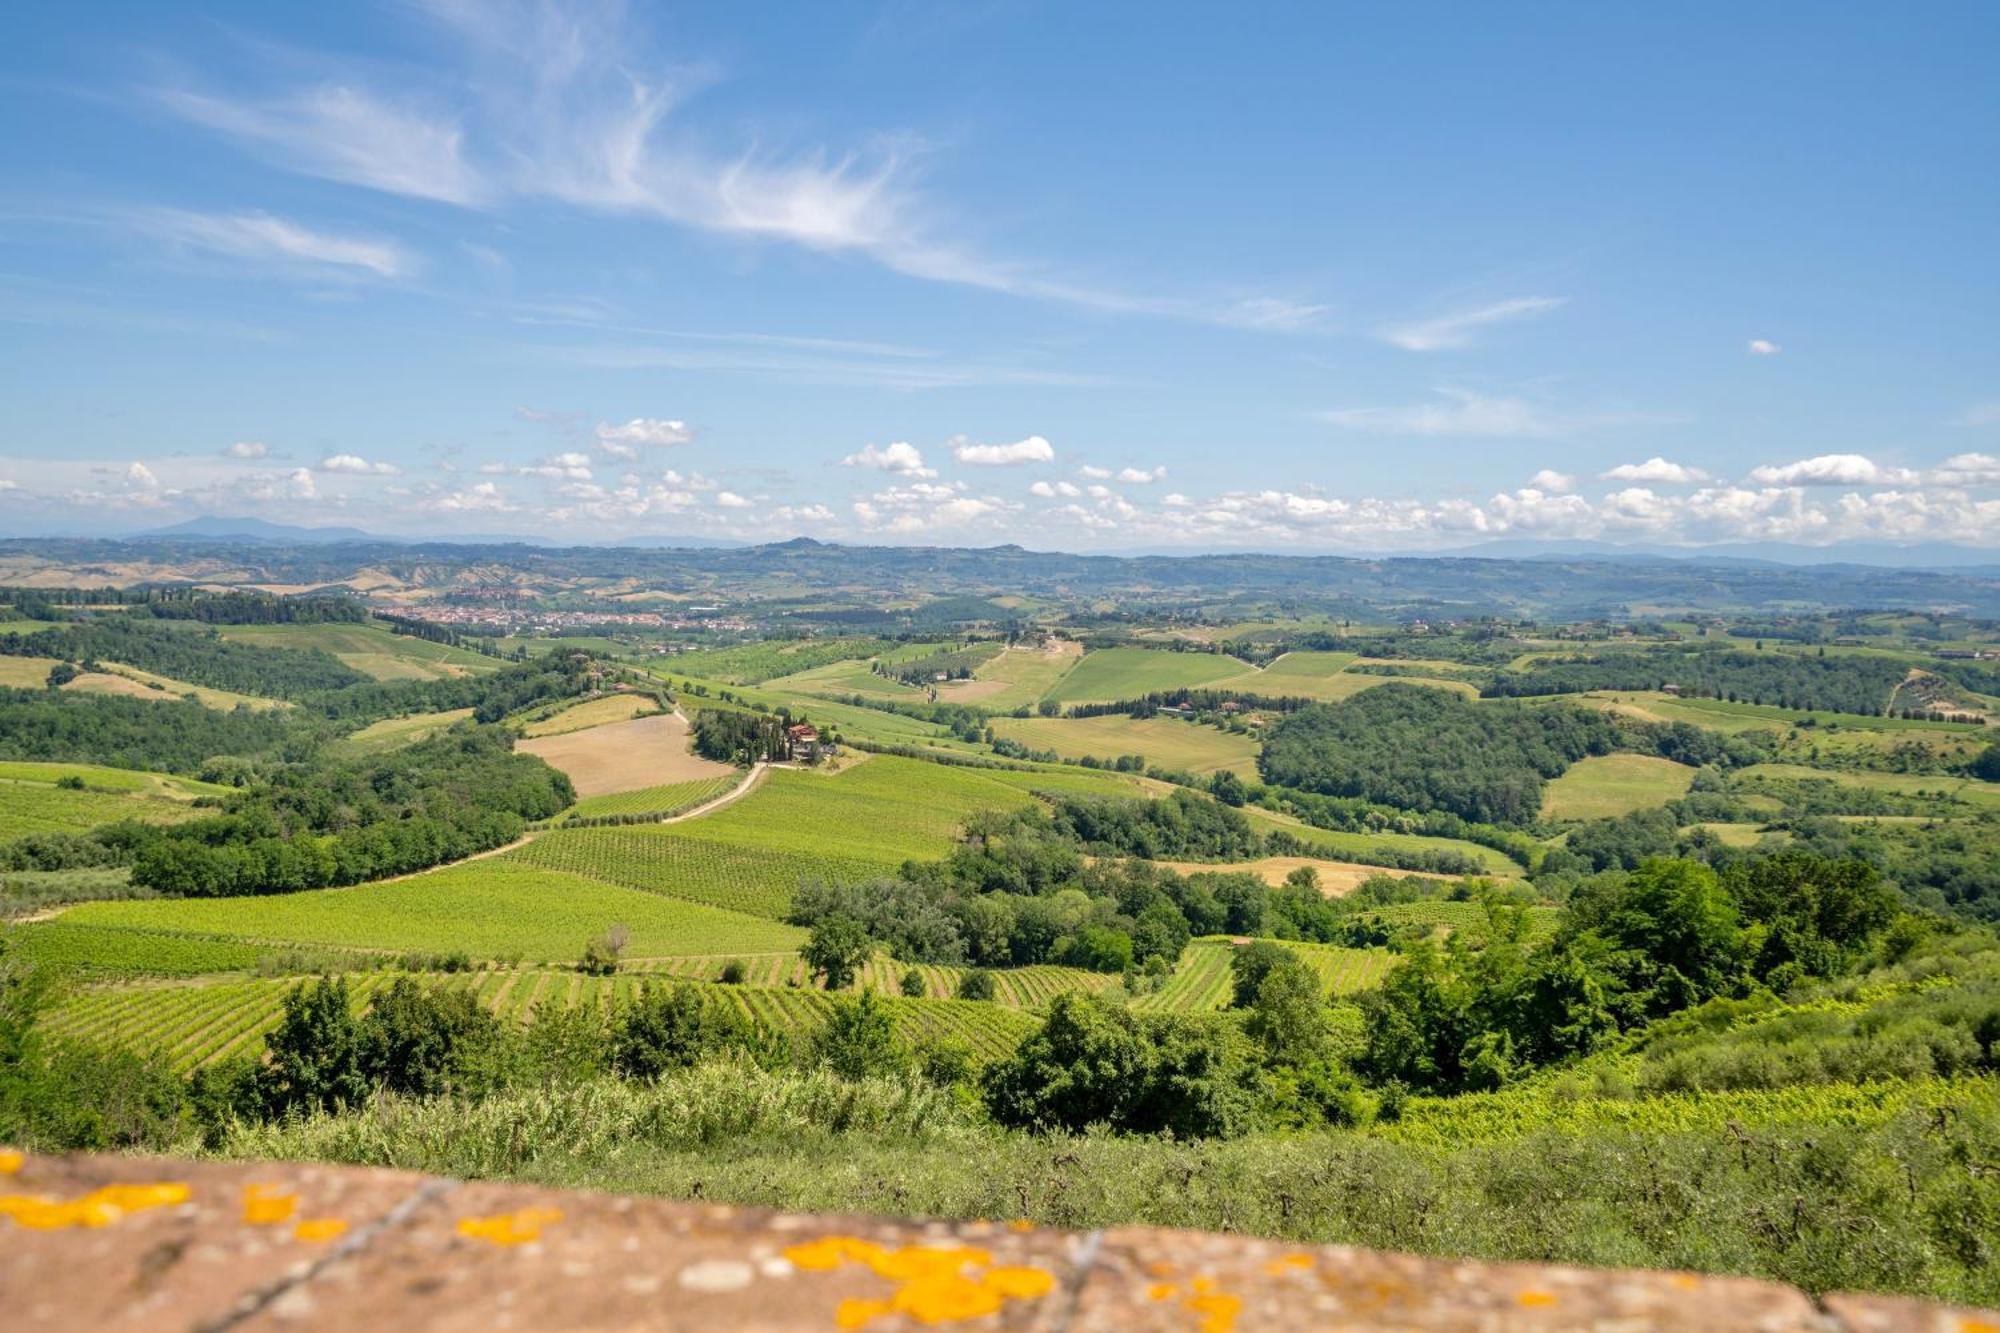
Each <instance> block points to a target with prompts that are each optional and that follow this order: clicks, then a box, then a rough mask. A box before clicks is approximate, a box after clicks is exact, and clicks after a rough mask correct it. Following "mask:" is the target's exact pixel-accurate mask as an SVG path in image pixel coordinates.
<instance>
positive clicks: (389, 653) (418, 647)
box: [221, 624, 502, 680]
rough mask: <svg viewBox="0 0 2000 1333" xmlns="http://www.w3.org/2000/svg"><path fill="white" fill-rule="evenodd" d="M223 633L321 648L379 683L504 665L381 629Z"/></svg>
mask: <svg viewBox="0 0 2000 1333" xmlns="http://www.w3.org/2000/svg"><path fill="white" fill-rule="evenodd" d="M221 633H222V637H223V638H225V639H228V640H230V641H231V642H234V643H250V644H255V645H257V646H258V647H260V648H318V649H321V650H322V651H324V652H327V653H331V654H332V655H333V656H334V657H336V658H338V659H339V660H340V661H341V662H342V663H343V664H344V665H346V666H348V667H351V668H352V669H354V670H356V671H359V672H361V673H362V674H363V675H365V676H372V677H373V678H374V679H376V680H437V679H439V678H441V677H445V676H462V675H465V674H466V673H468V672H481V671H493V670H496V669H498V668H499V667H500V666H501V665H502V663H501V662H500V661H499V660H498V659H497V658H492V657H487V656H485V655H484V654H482V653H475V652H469V651H467V650H466V649H464V648H454V647H452V646H451V645H450V644H445V643H432V642H431V641H430V640H428V639H419V638H415V637H413V636H411V635H408V634H392V633H391V632H389V631H388V630H387V629H384V628H382V627H381V626H379V625H355V624H340V625H224V626H221Z"/></svg>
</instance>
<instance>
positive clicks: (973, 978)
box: [958, 967, 993, 1000]
mask: <svg viewBox="0 0 2000 1333" xmlns="http://www.w3.org/2000/svg"><path fill="white" fill-rule="evenodd" d="M958 998H959V999H961V1000H990V999H992V998H993V974H992V973H991V972H989V971H987V970H986V969H985V968H983V967H975V968H973V969H972V970H971V971H970V972H967V973H966V974H965V975H964V976H962V977H960V978H959V980H958Z"/></svg>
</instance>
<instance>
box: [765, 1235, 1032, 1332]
mask: <svg viewBox="0 0 2000 1333" xmlns="http://www.w3.org/2000/svg"><path fill="white" fill-rule="evenodd" d="M784 1255H785V1258H786V1259H787V1260H789V1261H790V1262H791V1264H792V1266H793V1267H795V1268H799V1269H803V1270H805V1271H807V1272H828V1271H831V1270H833V1269H836V1268H839V1267H841V1266H843V1265H845V1264H850V1263H851V1264H855V1265H857V1266H860V1267H863V1268H866V1269H868V1271H870V1272H871V1273H874V1274H875V1275H876V1276H877V1277H882V1278H887V1279H888V1280H889V1281H891V1282H895V1283H897V1284H898V1285H897V1288H896V1290H895V1291H893V1292H891V1293H890V1294H889V1296H888V1297H887V1298H886V1299H862V1298H859V1297H850V1298H848V1299H846V1300H844V1301H842V1302H841V1303H840V1305H839V1306H838V1307H836V1308H835V1310H834V1314H833V1319H834V1324H835V1325H836V1326H837V1327H839V1328H843V1329H857V1328H861V1327H863V1326H865V1325H867V1324H869V1323H871V1322H873V1321H874V1320H876V1319H879V1318H881V1317H883V1316H884V1315H891V1314H900V1315H906V1316H908V1317H909V1318H911V1319H914V1320H916V1321H917V1322H918V1323H921V1324H948V1323H955V1322H957V1321H959V1320H962V1319H978V1318H981V1317H983V1316H985V1315H990V1314H997V1313H998V1312H999V1311H1000V1309H1001V1308H1002V1307H1003V1306H1005V1305H1006V1303H1007V1302H1008V1301H1026V1300H1036V1299H1039V1298H1040V1297H1043V1296H1046V1295H1047V1294H1048V1293H1049V1292H1051V1291H1053V1290H1054V1289H1055V1276H1054V1275H1053V1274H1051V1273H1047V1272H1045V1271H1043V1270H1042V1269H1039V1268H1030V1267H1026V1266H1023V1265H1010V1264H1002V1265H998V1266H996V1265H994V1263H993V1256H992V1254H991V1253H989V1252H988V1251H986V1250H982V1249H978V1248H976V1247H973V1246H969V1245H901V1246H897V1247H895V1248H894V1249H891V1248H888V1247H886V1246H882V1245H878V1244H876V1243H875V1242H874V1241H870V1240H863V1239H861V1238H859V1237H856V1236H822V1237H821V1238H820V1239H818V1240H812V1241H805V1242H803V1243H801V1244H798V1245H792V1246H788V1247H786V1249H785V1251H784ZM982 1270H983V1271H982Z"/></svg>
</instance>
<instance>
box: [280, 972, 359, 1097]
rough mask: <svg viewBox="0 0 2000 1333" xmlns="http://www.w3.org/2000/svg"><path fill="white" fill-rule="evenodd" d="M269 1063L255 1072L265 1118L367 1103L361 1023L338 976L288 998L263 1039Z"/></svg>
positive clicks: (298, 989)
mask: <svg viewBox="0 0 2000 1333" xmlns="http://www.w3.org/2000/svg"><path fill="white" fill-rule="evenodd" d="M264 1048H265V1050H266V1051H267V1052H268V1054H269V1059H268V1060H267V1061H266V1062H265V1064H264V1066H263V1068H261V1069H260V1070H258V1071H257V1087H258V1092H259V1100H260V1102H261V1103H262V1110H263V1112H264V1114H265V1115H267V1116H271V1117H274V1118H275V1117H281V1116H287V1115H293V1114H297V1113H305V1112H312V1111H332V1110H338V1109H340V1108H342V1107H347V1106H357V1105H359V1104H360V1103H361V1102H363V1101H364V1100H366V1099H367V1096H368V1079H367V1076H366V1075H365V1074H363V1072H362V1069H361V1043H360V1025H359V1024H357V1023H356V1022H355V1020H354V1014H353V1011H352V1010H351V1009H350V1008H349V1007H348V999H347V983H346V982H345V981H344V980H342V979H340V978H338V977H321V978H320V979H319V980H317V981H307V982H301V983H300V984H298V985H297V986H294V987H293V988H292V989H291V990H290V991H289V992H287V993H286V995H285V1005H284V1013H283V1014H282V1016H281V1017H280V1018H279V1019H278V1026H277V1027H276V1028H274V1029H272V1030H271V1032H270V1034H269V1035H268V1036H266V1037H265V1038H264Z"/></svg>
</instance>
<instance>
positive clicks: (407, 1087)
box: [359, 977, 504, 1097]
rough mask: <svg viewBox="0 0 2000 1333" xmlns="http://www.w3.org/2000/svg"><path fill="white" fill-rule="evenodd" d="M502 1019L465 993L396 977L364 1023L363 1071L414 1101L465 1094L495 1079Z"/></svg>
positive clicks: (378, 1082)
mask: <svg viewBox="0 0 2000 1333" xmlns="http://www.w3.org/2000/svg"><path fill="white" fill-rule="evenodd" d="M503 1036H504V1034H503V1030H502V1028H501V1026H500V1020H499V1019H497V1018H495V1017H494V1016H493V1015H492V1014H491V1013H489V1012H487V1011H486V1010H485V1009H484V1008H482V1007H481V1006H480V1004H479V1002H478V1001H477V1000H475V999H473V997H472V995H471V994H470V993H469V992H467V991H463V990H444V989H430V988H426V987H424V986H421V985H419V984H418V983H417V982H416V981H415V980H414V979H413V978H410V977H398V978H396V980H395V981H394V982H392V983H390V986H389V989H388V990H386V991H383V992H382V993H381V994H380V995H378V996H376V997H375V1002H374V1003H373V1004H371V1005H370V1006H369V1008H368V1013H367V1015H366V1016H365V1017H364V1018H363V1019H362V1020H361V1026H360V1033H359V1044H360V1059H361V1071H362V1073H363V1074H365V1075H366V1076H367V1077H368V1078H369V1079H370V1080H371V1081H372V1082H374V1083H375V1084H377V1085H378V1086H380V1087H383V1088H386V1089H387V1090H389V1091H390V1092H397V1093H402V1094H404V1095H405V1096H411V1097H432V1096H437V1095H438V1094H440V1093H446V1092H452V1091H466V1090H470V1089H473V1088H476V1087H478V1086H480V1085H482V1084H486V1083H490V1082H492V1081H494V1079H495V1077H496V1075H497V1072H498V1071H497V1070H496V1069H495V1068H494V1064H495V1057H496V1056H497V1055H498V1054H499V1051H500V1047H501V1044H502V1041H503Z"/></svg>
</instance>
